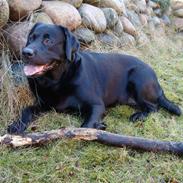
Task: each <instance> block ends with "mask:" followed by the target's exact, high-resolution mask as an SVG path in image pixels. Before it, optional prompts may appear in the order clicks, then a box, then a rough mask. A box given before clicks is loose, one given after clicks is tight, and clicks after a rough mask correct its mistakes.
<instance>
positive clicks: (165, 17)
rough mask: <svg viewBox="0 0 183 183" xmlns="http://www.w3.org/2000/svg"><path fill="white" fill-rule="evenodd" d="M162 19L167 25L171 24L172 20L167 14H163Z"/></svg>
mask: <svg viewBox="0 0 183 183" xmlns="http://www.w3.org/2000/svg"><path fill="white" fill-rule="evenodd" d="M162 21H163V23H164V24H165V25H167V26H169V25H170V24H171V20H170V18H169V17H168V16H167V15H163V16H162Z"/></svg>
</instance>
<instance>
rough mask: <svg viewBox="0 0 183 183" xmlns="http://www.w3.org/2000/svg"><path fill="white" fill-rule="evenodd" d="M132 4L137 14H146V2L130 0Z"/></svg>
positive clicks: (143, 0)
mask: <svg viewBox="0 0 183 183" xmlns="http://www.w3.org/2000/svg"><path fill="white" fill-rule="evenodd" d="M132 2H133V3H134V4H135V5H136V6H137V8H138V12H140V13H146V8H147V5H146V1H145V0H132Z"/></svg>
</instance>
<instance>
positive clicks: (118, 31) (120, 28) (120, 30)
mask: <svg viewBox="0 0 183 183" xmlns="http://www.w3.org/2000/svg"><path fill="white" fill-rule="evenodd" d="M113 31H114V34H116V35H117V36H121V35H122V34H123V25H122V23H121V21H120V20H118V22H117V23H116V25H115V26H114V28H113Z"/></svg>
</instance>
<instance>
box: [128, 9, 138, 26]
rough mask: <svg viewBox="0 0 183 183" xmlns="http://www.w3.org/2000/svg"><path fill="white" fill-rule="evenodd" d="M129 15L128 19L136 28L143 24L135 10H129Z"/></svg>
mask: <svg viewBox="0 0 183 183" xmlns="http://www.w3.org/2000/svg"><path fill="white" fill-rule="evenodd" d="M127 15H128V19H129V20H130V21H131V23H132V24H133V25H134V26H135V27H139V26H141V22H140V19H139V16H138V14H137V13H135V12H134V11H133V10H129V11H127Z"/></svg>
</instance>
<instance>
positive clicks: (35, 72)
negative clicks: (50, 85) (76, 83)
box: [24, 64, 55, 77]
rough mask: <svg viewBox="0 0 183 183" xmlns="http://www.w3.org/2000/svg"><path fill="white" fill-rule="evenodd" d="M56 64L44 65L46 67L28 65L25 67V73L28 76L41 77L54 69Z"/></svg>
mask: <svg viewBox="0 0 183 183" xmlns="http://www.w3.org/2000/svg"><path fill="white" fill-rule="evenodd" d="M54 65H55V64H44V65H31V64H27V65H25V66H24V73H25V75H26V76H28V77H30V76H40V75H42V74H44V73H45V72H46V71H48V70H50V69H52V68H53V66H54Z"/></svg>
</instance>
